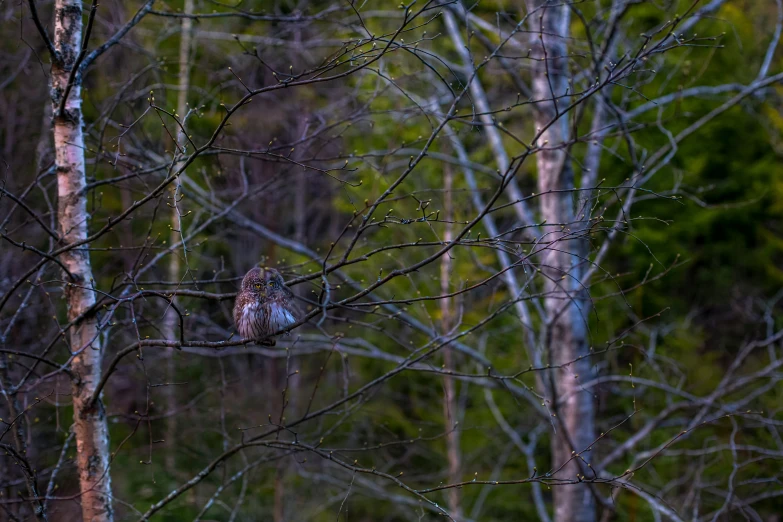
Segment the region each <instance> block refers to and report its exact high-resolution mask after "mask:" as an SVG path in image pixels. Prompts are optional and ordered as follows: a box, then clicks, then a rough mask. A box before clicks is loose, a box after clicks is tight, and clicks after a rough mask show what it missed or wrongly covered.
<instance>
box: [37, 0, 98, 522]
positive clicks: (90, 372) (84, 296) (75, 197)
mask: <svg viewBox="0 0 783 522" xmlns="http://www.w3.org/2000/svg"><path fill="white" fill-rule="evenodd" d="M54 24H55V32H54V47H55V50H56V52H57V55H56V57H55V59H53V63H52V89H51V97H52V108H53V129H54V150H55V164H56V168H57V196H58V199H57V218H58V226H59V230H58V232H59V233H60V235H61V237H62V241H63V242H64V243H65V244H70V243H75V242H79V241H83V240H84V239H85V238H86V237H87V233H88V229H87V224H88V221H89V214H88V213H87V194H86V190H85V187H86V179H85V161H84V136H83V134H82V123H83V122H82V110H81V84H80V83H81V82H80V78H79V76H78V75H74V78H73V85H72V87H71V89H70V92H69V94H68V98H67V100H66V102H65V105H64V107H63V111H62V112H61V111H60V105H61V103H62V96H63V95H64V93H65V92H66V91H67V85H68V82H69V79H70V77H71V70H72V69H73V67H74V64H75V62H76V59H77V56H78V54H79V49H80V45H81V38H82V7H81V2H80V1H78V0H57V1H56V3H55V16H54ZM60 259H61V261H62V263H63V265H64V266H65V267H66V268H67V269H68V271H69V272H70V273H71V274H72V278H68V277H67V276H66V284H65V288H64V294H65V301H66V305H67V308H68V320H69V321H72V320H74V319H75V318H76V317H78V316H80V315H81V314H82V313H83V312H84V311H85V310H87V309H89V308H90V307H91V306H93V305H94V304H95V293H94V292H93V291H92V290H91V289H90V288H91V287H92V286H93V285H94V281H93V277H92V267H91V266H90V255H89V252H88V251H87V250H84V249H82V248H74V249H71V250H68V251H66V252H64V253H63V254H62V255H61V256H60ZM70 345H71V350H72V351H73V353H74V354H75V357H74V359H73V363H72V365H71V370H72V372H73V374H74V379H73V384H72V391H73V407H74V433H75V437H76V461H77V467H78V469H79V482H80V488H81V504H82V518H83V520H85V521H88V522H110V521H111V520H112V519H113V513H112V504H111V481H110V478H109V430H108V426H107V424H106V414H105V412H104V409H103V404H102V402H101V401H100V400H98V401H96V402H95V403H93V402H92V400H91V398H92V395H93V393H94V391H95V388H96V386H97V384H98V382H99V381H100V378H101V355H102V347H101V339H100V332H99V330H98V324H97V318H96V317H95V316H94V315H93V316H89V317H87V318H85V319H84V320H83V321H81V322H79V323H78V324H76V325H75V326H74V327H73V328H72V329H71V330H70Z"/></svg>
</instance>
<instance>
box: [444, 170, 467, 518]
mask: <svg viewBox="0 0 783 522" xmlns="http://www.w3.org/2000/svg"><path fill="white" fill-rule="evenodd" d="M453 184H454V174H453V172H452V171H451V166H449V165H447V166H446V169H445V171H444V180H443V190H444V208H443V211H444V213H445V214H446V216H445V217H446V228H445V230H444V233H443V241H444V242H446V243H449V242H451V240H452V238H453V234H454V231H453V226H452V223H451V221H453V219H454V212H453V205H452V194H451V190H452V186H453ZM451 265H452V259H451V254H450V253H449V254H446V255H445V256H443V257H441V265H440V292H441V294H447V293H449V292H451V291H452V290H451V284H450V281H451ZM452 307H453V303H452V299H451V298H449V299H441V300H440V313H441V330H442V332H443V335H448V334H449V332H450V331H451V329H452V328H454V311H453V308H452ZM453 359H454V354H453V352H452V349H451V347H450V346H444V347H443V368H444V369H445V370H446V371H447V372H448V371H451V370H453V369H454V360H453ZM443 418H444V419H445V421H446V426H445V428H446V432H447V435H446V454H447V459H448V463H449V479H448V480H449V483H451V484H455V483H457V482H459V481H460V478H461V467H462V466H461V460H462V459H461V452H460V444H459V439H460V436H459V426H458V425H457V423H458V422H459V417H458V415H457V394H456V386H455V385H454V379H453V378H451V377H448V376H446V377H445V378H444V380H443ZM446 499H447V504H448V507H449V515H451V518H452V519H453V520H454V521H455V522H461V521H462V520H463V517H462V504H461V501H460V490H459V489H458V488H450V489H448V490H446Z"/></svg>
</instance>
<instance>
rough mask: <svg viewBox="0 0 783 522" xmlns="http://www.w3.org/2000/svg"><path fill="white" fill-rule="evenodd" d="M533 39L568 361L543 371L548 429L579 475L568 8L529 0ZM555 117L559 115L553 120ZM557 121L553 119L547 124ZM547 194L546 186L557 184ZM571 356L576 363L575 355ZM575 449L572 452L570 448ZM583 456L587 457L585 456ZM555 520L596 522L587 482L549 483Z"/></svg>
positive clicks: (551, 346)
mask: <svg viewBox="0 0 783 522" xmlns="http://www.w3.org/2000/svg"><path fill="white" fill-rule="evenodd" d="M527 5H528V8H529V12H530V13H531V15H530V29H531V33H532V35H531V37H532V40H533V42H532V44H533V46H532V47H533V53H534V54H533V57H534V58H535V60H536V61H534V69H533V93H534V94H533V95H534V99H535V100H537V101H539V103H538V104H537V107H538V109H539V110H538V111H537V113H536V115H535V122H536V132H539V130H543V132H542V134H541V136H540V137H539V138H538V141H537V145H538V146H539V147H542V148H543V150H540V151H539V152H538V153H537V154H536V162H537V168H538V191H539V193H540V194H542V195H541V198H540V201H541V215H542V217H543V219H545V220H546V226H545V228H544V229H543V230H544V232H545V236H544V240H545V242H547V243H550V244H551V248H549V249H548V250H547V251H546V253H545V254H544V256H543V257H542V259H541V262H542V265H543V266H542V270H543V271H544V274H545V276H546V277H545V278H544V281H545V283H544V285H545V289H544V291H545V294H546V295H547V297H546V298H545V307H544V308H545V310H546V314H547V317H546V321H545V328H546V331H545V335H544V349H545V350H546V356H547V357H548V362H549V363H550V364H551V365H552V366H556V365H561V364H566V363H570V364H567V366H565V367H563V368H561V369H558V370H554V371H553V372H552V373H551V374H550V375H549V377H548V380H549V382H548V383H547V384H548V389H547V397H548V399H549V401H550V408H551V409H552V411H553V413H554V414H555V416H556V422H555V430H556V431H555V433H553V435H552V460H553V462H552V467H553V468H558V467H559V466H561V465H562V464H563V463H566V462H568V464H567V465H566V466H565V467H564V468H563V469H562V470H560V471H559V472H558V473H557V477H558V478H562V479H565V480H574V481H576V480H578V479H579V477H581V476H584V475H585V474H586V473H588V472H587V469H588V468H587V467H586V465H584V462H589V454H582V453H581V452H582V450H584V449H585V448H587V447H588V446H589V445H590V443H592V442H593V440H594V439H595V435H594V432H595V427H594V416H595V412H594V405H593V396H592V394H591V393H590V392H589V391H586V390H583V389H582V388H581V384H580V382H583V381H584V380H587V379H588V375H589V372H590V370H591V363H590V359H589V357H586V358H584V359H581V360H577V359H578V358H579V357H580V356H583V355H586V354H587V353H588V350H589V349H588V345H587V327H586V321H587V317H588V300H587V299H586V297H587V296H586V294H585V292H584V291H583V290H582V288H581V286H580V284H579V282H580V280H581V276H582V272H583V271H584V269H585V267H584V261H583V259H584V257H585V255H586V253H587V246H588V245H587V243H586V242H585V240H584V239H582V238H581V237H580V231H579V230H578V229H579V228H580V225H579V224H577V223H576V222H575V211H574V202H573V200H574V194H573V193H572V192H569V191H568V189H573V188H574V172H573V170H572V168H571V165H570V162H569V161H568V158H567V155H566V143H567V141H568V117H567V115H562V114H561V113H560V111H561V110H563V109H564V107H567V106H568V103H569V101H568V100H569V97H568V96H567V92H570V91H569V85H568V59H567V57H566V55H567V48H566V42H567V38H568V35H569V23H570V10H569V9H570V8H569V6H568V5H567V4H564V3H560V2H551V1H549V0H527ZM554 120H556V121H554ZM553 121H554V123H552V122H553ZM562 190H565V191H566V192H558V193H550V194H547V192H548V191H562ZM572 361H574V362H572ZM572 452H573V453H572ZM582 459H584V461H583V460H582ZM554 507H555V520H556V521H557V522H593V521H594V520H595V519H596V506H595V500H594V498H593V495H592V492H591V491H590V488H589V487H588V486H587V485H585V484H576V485H564V486H557V487H555V488H554Z"/></svg>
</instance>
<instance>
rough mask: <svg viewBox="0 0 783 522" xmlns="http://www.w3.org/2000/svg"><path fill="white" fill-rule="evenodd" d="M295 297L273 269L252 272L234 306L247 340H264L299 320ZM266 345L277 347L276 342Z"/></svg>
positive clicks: (239, 325)
mask: <svg viewBox="0 0 783 522" xmlns="http://www.w3.org/2000/svg"><path fill="white" fill-rule="evenodd" d="M300 316H301V314H300V313H299V310H298V308H297V306H296V304H294V294H293V292H291V290H289V289H288V288H287V287H286V286H285V284H284V283H283V277H282V276H281V275H280V272H278V271H277V270H275V269H274V268H253V269H252V270H250V271H249V272H248V273H247V274H245V277H244V279H242V288H241V289H240V290H239V293H238V294H237V300H236V302H235V303H234V324H236V327H237V331H238V332H239V335H241V336H242V337H243V338H245V339H256V340H259V339H262V338H265V337H268V336H269V335H271V334H273V333H275V332H279V331H280V330H284V329H285V328H287V327H288V326H290V325H292V324H294V323H295V322H297V321H298V320H299V317H300ZM263 343H264V344H269V345H271V346H274V345H275V341H274V339H266V340H264V341H263Z"/></svg>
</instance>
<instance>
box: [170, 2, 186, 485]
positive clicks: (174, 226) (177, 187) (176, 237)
mask: <svg viewBox="0 0 783 522" xmlns="http://www.w3.org/2000/svg"><path fill="white" fill-rule="evenodd" d="M192 12H193V0H185V5H184V8H183V13H184V14H186V15H189V14H191V13H192ZM192 45H193V19H192V18H188V17H185V18H183V19H182V34H181V36H180V40H179V92H178V93H177V117H178V118H179V119H180V121H182V122H183V126H184V123H185V118H186V116H187V114H188V91H190V51H191V47H192ZM177 144H179V147H180V150H183V149H185V150H186V149H187V146H188V139H187V136H186V135H185V132H184V130H183V129H182V128H181V127H180V128H178V129H177ZM176 154H180V153H179V152H177V153H176ZM182 155H183V156H184V154H182ZM182 174H183V175H184V172H183V173H182ZM171 187H172V190H171V216H170V228H171V231H170V233H169V245H175V244H177V243H178V242H179V241H181V240H182V231H181V230H182V228H181V227H182V220H181V213H180V208H179V201H178V200H179V199H180V194H181V191H182V184H181V183H180V182H179V178H177V180H176V181H175V182H174V183H173V184H172V185H171ZM182 248H183V249H184V248H185V245H184V244H183V246H182ZM167 271H168V280H169V281H179V279H180V275H179V272H180V259H179V255H177V252H176V251H172V252H171V255H170V256H169V264H168V267H167ZM171 302H172V304H174V303H175V302H176V298H172V300H171ZM178 319H179V317H178V315H177V313H176V312H175V311H174V310H171V309H169V310H168V311H167V314H166V318H165V322H164V324H163V336H164V337H165V338H166V339H169V340H176V339H177V338H178V336H177V326H178V324H179V323H178ZM175 353H176V350H175V349H174V348H170V349H168V350H167V351H166V380H167V381H168V382H169V383H173V382H174V381H175V380H176V379H175V374H176V360H175V357H176V355H175ZM176 408H177V397H176V387H175V386H173V385H171V384H169V386H167V387H166V410H167V411H168V412H169V417H168V418H167V419H166V443H167V447H168V448H169V450H168V451H166V469H167V470H168V471H169V472H170V473H171V472H173V471H174V470H175V467H176V462H175V457H176V452H175V451H174V444H175V443H176V436H177V416H176V415H175V414H174V411H175V410H176Z"/></svg>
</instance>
